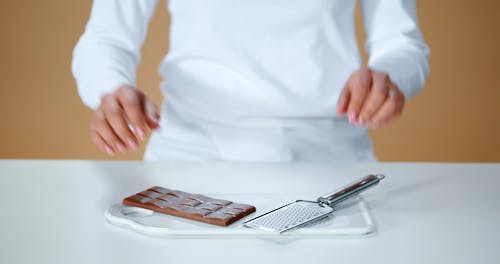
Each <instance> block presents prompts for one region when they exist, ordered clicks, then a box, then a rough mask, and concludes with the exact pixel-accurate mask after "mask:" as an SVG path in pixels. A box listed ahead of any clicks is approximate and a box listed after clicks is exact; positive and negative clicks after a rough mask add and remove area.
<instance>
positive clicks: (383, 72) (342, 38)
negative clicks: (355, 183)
mask: <svg viewBox="0 0 500 264" xmlns="http://www.w3.org/2000/svg"><path fill="white" fill-rule="evenodd" d="M360 3H361V8H362V13H363V21H364V28H365V31H366V34H367V43H366V49H367V52H368V53H369V60H368V63H367V65H366V66H363V65H361V59H360V54H359V51H358V47H357V42H356V36H355V29H354V10H355V6H356V1H354V0H350V1H349V0H317V1H303V0H252V1H250V0H236V1H235V0H218V1H206V0H169V1H167V8H168V10H169V12H170V14H171V22H170V33H169V34H170V38H169V40H170V46H169V52H168V54H167V55H166V57H165V58H164V59H163V61H162V62H161V65H160V67H159V72H160V74H161V76H162V77H163V82H162V83H161V90H162V93H163V96H164V100H163V103H162V107H161V111H159V110H157V108H156V106H155V105H154V103H153V102H152V101H151V100H150V99H149V98H148V97H147V95H145V94H144V93H143V92H141V91H140V90H139V89H138V88H137V87H136V67H137V65H138V63H139V61H140V49H141V46H142V44H143V41H144V39H145V37H146V32H147V27H148V23H149V20H150V19H151V17H152V15H153V13H154V10H155V8H156V6H157V1H156V0H133V1H123V0H94V2H93V6H92V10H91V14H90V19H89V21H88V23H87V25H86V28H85V32H84V33H83V35H82V36H81V38H80V39H79V41H78V43H77V45H76V47H75V49H74V53H73V61H72V72H73V74H74V76H75V78H76V81H77V86H78V91H79V94H80V96H81V98H82V100H83V102H84V103H85V104H86V105H87V106H89V107H90V108H92V109H93V110H94V112H93V117H92V121H91V124H90V133H91V138H92V140H93V142H94V143H95V144H96V145H97V146H98V147H99V148H100V149H101V150H102V151H104V152H106V153H108V154H109V155H114V154H116V153H117V152H127V151H129V150H136V149H137V148H138V146H139V144H140V143H141V142H142V141H143V140H144V139H145V138H146V134H147V133H148V131H149V129H152V135H151V138H150V140H149V142H148V145H147V147H146V150H145V154H144V159H145V160H146V161H155V160H171V161H172V160H174V161H236V162H239V161H242V162H245V161H248V162H294V161H332V162H361V161H376V157H375V155H374V153H373V148H372V144H371V141H370V138H369V135H368V130H369V129H378V128H381V127H384V126H387V125H388V124H390V123H391V122H392V121H393V120H395V119H396V118H397V117H399V116H400V115H401V113H402V111H403V108H404V105H405V102H406V101H407V100H408V99H409V98H411V97H412V96H414V95H416V94H417V93H418V92H419V91H420V90H421V89H422V87H423V84H424V81H425V80H426V78H427V76H428V73H429V66H428V54H429V49H428V47H427V45H426V44H425V42H424V40H423V37H422V34H421V32H420V30H419V27H418V22H417V16H416V7H415V1H414V0H362V1H361V2H360ZM160 113H161V115H160ZM160 116H161V119H160Z"/></svg>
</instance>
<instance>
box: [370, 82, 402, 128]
mask: <svg viewBox="0 0 500 264" xmlns="http://www.w3.org/2000/svg"><path fill="white" fill-rule="evenodd" d="M398 101H399V98H398V92H397V90H396V89H390V90H389V95H388V97H387V100H386V101H385V102H384V104H383V105H382V107H381V108H380V109H379V110H378V111H377V113H376V114H375V116H374V117H373V119H372V128H373V129H379V128H382V127H383V126H385V125H387V124H388V123H389V122H390V121H391V120H393V119H394V118H396V117H398V116H399V115H400V113H401V111H400V110H399V109H401V107H400V106H399V105H400V104H401V103H400V102H398Z"/></svg>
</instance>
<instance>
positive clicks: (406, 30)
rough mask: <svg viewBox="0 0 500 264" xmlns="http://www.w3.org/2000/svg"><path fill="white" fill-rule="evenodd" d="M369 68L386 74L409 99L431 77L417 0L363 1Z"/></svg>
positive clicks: (427, 50) (427, 49)
mask: <svg viewBox="0 0 500 264" xmlns="http://www.w3.org/2000/svg"><path fill="white" fill-rule="evenodd" d="M361 5H362V10H363V16H364V24H365V30H366V33H367V43H366V50H367V51H368V53H369V55H370V58H369V61H368V66H369V67H371V68H372V69H374V70H378V71H382V72H386V73H388V74H389V77H390V78H391V80H392V81H393V82H394V83H396V84H397V85H398V87H399V89H401V91H402V92H403V94H404V95H405V97H406V98H407V99H408V98H410V97H413V96H415V95H416V94H417V93H418V92H419V91H420V90H421V89H422V88H423V85H424V82H425V80H426V79H427V76H428V75H429V64H428V56H429V48H428V47H427V45H426V44H425V43H424V40H423V37H422V33H421V32H420V30H419V28H418V22H417V17H416V7H415V1H414V0H362V1H361Z"/></svg>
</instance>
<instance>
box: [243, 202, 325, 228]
mask: <svg viewBox="0 0 500 264" xmlns="http://www.w3.org/2000/svg"><path fill="white" fill-rule="evenodd" d="M332 212H333V208H331V207H329V206H323V205H321V204H319V203H317V202H312V201H303V200H298V201H295V202H292V203H289V204H287V205H284V206H282V207H279V208H277V209H275V210H273V211H270V212H268V213H266V214H263V215H261V216H258V217H256V218H253V219H251V220H249V221H246V222H244V223H243V225H244V226H245V227H250V228H255V229H261V230H265V231H273V232H278V233H282V232H285V231H287V230H290V229H292V228H295V227H299V226H302V225H304V224H307V223H310V222H312V221H315V220H318V219H321V218H323V217H325V216H327V215H329V214H330V213H332Z"/></svg>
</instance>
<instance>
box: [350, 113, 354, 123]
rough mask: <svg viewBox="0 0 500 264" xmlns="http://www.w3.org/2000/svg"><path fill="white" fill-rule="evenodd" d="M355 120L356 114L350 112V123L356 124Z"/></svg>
mask: <svg viewBox="0 0 500 264" xmlns="http://www.w3.org/2000/svg"><path fill="white" fill-rule="evenodd" d="M354 119H355V114H354V112H350V113H349V122H351V123H354Z"/></svg>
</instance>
